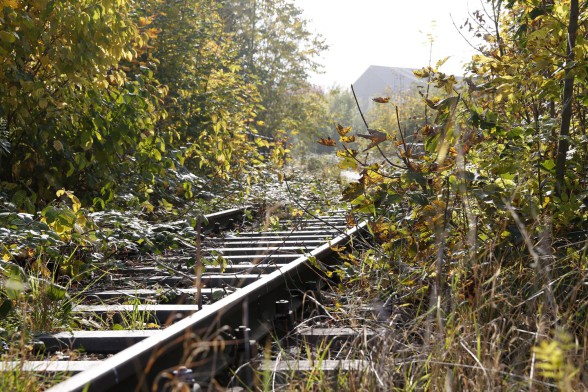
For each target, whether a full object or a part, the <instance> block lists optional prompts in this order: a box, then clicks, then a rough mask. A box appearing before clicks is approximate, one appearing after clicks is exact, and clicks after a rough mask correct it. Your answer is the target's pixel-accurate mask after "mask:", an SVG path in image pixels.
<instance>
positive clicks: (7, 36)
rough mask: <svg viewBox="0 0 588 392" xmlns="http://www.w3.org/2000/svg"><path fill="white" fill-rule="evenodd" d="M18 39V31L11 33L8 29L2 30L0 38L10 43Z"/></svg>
mask: <svg viewBox="0 0 588 392" xmlns="http://www.w3.org/2000/svg"><path fill="white" fill-rule="evenodd" d="M17 39H18V35H17V34H16V33H10V32H8V31H0V40H2V41H4V42H8V43H9V44H12V43H14V42H15V41H16V40H17Z"/></svg>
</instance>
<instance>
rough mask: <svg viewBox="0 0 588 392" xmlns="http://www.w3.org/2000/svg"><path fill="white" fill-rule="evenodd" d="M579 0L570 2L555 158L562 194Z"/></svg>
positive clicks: (567, 144)
mask: <svg viewBox="0 0 588 392" xmlns="http://www.w3.org/2000/svg"><path fill="white" fill-rule="evenodd" d="M579 13H580V12H579V7H578V0H571V2H570V21H569V24H568V50H567V54H566V65H565V66H566V70H565V77H564V88H563V94H562V105H563V107H562V112H561V127H560V130H559V142H558V145H557V156H556V160H555V182H556V193H557V195H560V196H561V194H562V193H563V192H564V189H565V173H566V155H567V153H568V149H569V146H570V141H569V135H570V123H571V120H572V100H573V96H574V73H573V72H572V67H573V65H572V64H573V61H574V57H575V56H574V55H575V53H574V47H575V46H576V34H577V33H578V15H579Z"/></svg>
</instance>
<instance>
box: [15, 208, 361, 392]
mask: <svg viewBox="0 0 588 392" xmlns="http://www.w3.org/2000/svg"><path fill="white" fill-rule="evenodd" d="M242 213H243V211H241V210H237V209H235V210H228V211H224V212H221V213H218V214H212V215H209V216H207V220H208V225H206V226H204V227H202V230H201V232H202V233H204V235H203V239H202V243H201V246H198V247H197V249H191V250H190V251H189V252H185V253H184V254H183V255H172V256H161V257H158V258H154V259H150V260H145V263H142V264H137V263H135V264H130V265H128V266H123V267H121V268H119V269H118V270H117V271H116V272H115V273H113V274H112V275H110V278H109V281H107V282H105V283H104V284H102V285H101V287H100V290H93V291H88V292H86V293H84V300H83V301H81V304H80V305H78V306H76V307H75V308H74V309H73V311H74V312H76V313H77V314H78V315H79V316H80V317H82V319H84V320H88V326H89V327H90V329H91V328H92V325H96V322H95V321H92V320H101V321H102V322H103V323H107V324H108V323H110V325H118V326H120V325H124V324H125V323H126V324H129V322H128V321H129V319H132V320H133V321H135V325H136V324H137V321H139V322H140V323H139V324H140V325H142V326H143V327H150V326H152V327H159V328H154V329H144V328H142V329H124V330H121V329H118V330H115V329H110V330H97V331H91V330H84V331H69V332H60V333H55V334H46V335H42V336H39V337H38V340H39V342H42V343H39V344H40V346H41V347H42V349H41V350H40V351H42V352H43V354H44V359H43V360H36V361H26V362H22V361H20V362H14V363H5V364H4V365H3V366H4V367H5V369H4V371H6V370H10V369H11V367H12V368H13V369H20V370H21V371H34V372H40V373H43V374H52V375H56V374H58V375H63V376H64V377H65V376H71V377H69V378H67V379H66V380H65V381H63V382H61V383H59V384H57V385H55V386H53V387H52V388H50V389H49V391H52V392H62V391H132V390H136V391H152V390H156V391H168V390H169V391H171V390H176V389H177V387H178V386H189V387H190V388H192V389H190V390H198V389H197V388H199V387H201V386H202V387H204V386H207V385H223V384H224V385H225V386H226V385H228V384H227V383H228V382H229V381H228V380H229V378H231V376H232V377H233V378H235V376H237V378H238V379H239V380H240V382H241V383H243V384H246V385H247V384H249V385H250V384H251V382H252V378H253V375H252V374H251V371H250V370H244V371H241V373H238V372H237V369H242V368H243V367H242V364H243V363H246V362H248V361H249V360H250V359H251V358H252V357H253V356H254V354H255V352H256V351H257V349H256V347H257V344H258V343H260V342H262V341H263V340H264V339H265V338H266V337H268V336H270V337H273V338H275V337H279V336H280V334H283V333H284V332H285V331H287V330H289V329H291V327H292V325H291V324H292V321H293V319H294V317H299V315H300V308H301V304H302V302H303V301H304V300H305V298H306V297H307V296H308V294H309V293H311V294H312V293H313V292H314V291H316V290H317V289H318V288H320V282H321V276H322V275H323V273H324V272H325V271H326V269H328V268H329V267H328V266H330V265H333V264H334V263H336V260H337V255H338V251H340V250H342V249H344V248H346V247H348V246H350V244H351V243H352V242H353V241H354V238H355V237H356V236H358V235H361V233H362V232H363V230H364V227H365V225H364V224H359V225H356V226H354V227H351V228H348V227H347V225H346V222H345V218H344V217H343V215H344V214H343V213H342V212H338V213H335V214H333V215H331V216H320V217H314V218H309V219H298V220H295V221H290V222H288V225H287V227H283V228H282V229H281V230H274V231H257V232H236V231H234V230H230V229H231V228H233V226H234V224H235V221H237V220H239V219H240V216H241V215H242ZM194 259H195V260H194ZM203 259H204V260H214V261H216V264H215V263H212V264H210V265H204V268H200V264H199V262H200V261H201V260H203ZM192 264H194V265H192ZM205 264H206V263H205ZM317 282H318V283H317ZM297 315H298V316H297ZM316 333H319V334H320V332H317V331H314V334H315V335H316ZM312 334H313V333H311V334H310V335H312ZM307 335H308V334H307ZM297 366H300V367H302V366H304V365H303V364H298V365H297ZM339 366H341V364H340V363H339ZM349 366H358V365H357V364H355V365H353V364H352V365H349Z"/></svg>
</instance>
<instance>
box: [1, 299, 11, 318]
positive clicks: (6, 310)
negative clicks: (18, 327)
mask: <svg viewBox="0 0 588 392" xmlns="http://www.w3.org/2000/svg"><path fill="white" fill-rule="evenodd" d="M12 309H14V306H12V301H11V300H9V299H6V300H4V302H2V305H0V319H5V318H6V317H7V316H8V315H9V314H10V312H11V311H12Z"/></svg>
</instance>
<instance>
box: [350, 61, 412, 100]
mask: <svg viewBox="0 0 588 392" xmlns="http://www.w3.org/2000/svg"><path fill="white" fill-rule="evenodd" d="M413 71H414V69H412V68H398V67H384V66H379V65H370V66H369V67H368V69H367V70H366V71H365V72H364V73H363V74H362V75H361V76H360V77H359V78H358V79H357V80H356V81H355V83H354V84H353V89H354V91H355V94H356V95H357V99H358V101H359V102H360V106H361V108H362V110H367V108H368V106H369V102H370V98H374V97H379V96H383V95H390V93H397V92H402V91H406V90H409V89H410V88H413V87H415V86H417V85H419V84H420V85H423V84H424V83H423V81H422V80H420V79H419V78H417V77H416V76H414V74H413Z"/></svg>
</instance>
